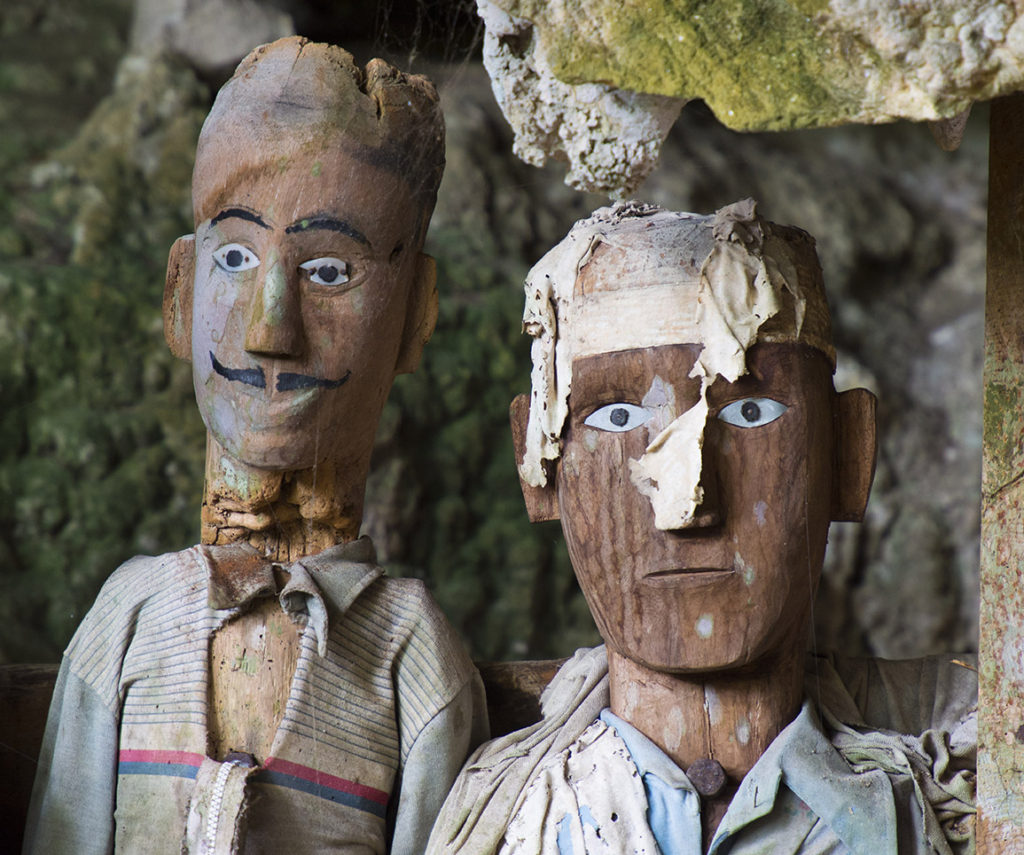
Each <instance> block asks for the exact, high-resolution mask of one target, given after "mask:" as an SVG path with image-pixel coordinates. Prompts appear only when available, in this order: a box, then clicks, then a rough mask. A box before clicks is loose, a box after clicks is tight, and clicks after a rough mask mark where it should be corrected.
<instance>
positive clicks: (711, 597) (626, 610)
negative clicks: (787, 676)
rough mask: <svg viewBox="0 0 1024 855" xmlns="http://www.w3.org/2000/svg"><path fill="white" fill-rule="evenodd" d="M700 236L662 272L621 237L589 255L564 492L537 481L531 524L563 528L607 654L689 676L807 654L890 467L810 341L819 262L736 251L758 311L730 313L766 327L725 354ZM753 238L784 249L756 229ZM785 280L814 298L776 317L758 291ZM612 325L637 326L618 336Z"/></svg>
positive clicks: (523, 403) (864, 400) (822, 344)
mask: <svg viewBox="0 0 1024 855" xmlns="http://www.w3.org/2000/svg"><path fill="white" fill-rule="evenodd" d="M750 216H751V217H752V218H753V217H754V215H753V211H752V210H751V211H750ZM704 219H705V220H707V222H706V223H705V224H703V225H701V226H700V228H706V229H708V233H707V234H702V233H701V232H700V230H699V229H698V230H697V231H696V232H695V238H694V240H693V241H692V242H691V244H690V245H689V246H687V245H680V244H679V242H678V237H679V232H678V230H675V231H673V232H672V233H673V234H674V235H675V238H674V239H673V241H672V242H671V248H666V249H665V250H664V252H663V253H662V254H661V256H660V257H659V258H657V259H654V260H652V258H651V257H650V253H651V244H650V243H649V242H645V241H644V240H633V239H623V236H622V235H621V234H618V233H617V230H616V229H615V228H614V226H613V227H612V229H611V231H610V233H609V234H608V236H607V237H604V238H601V239H600V240H599V241H597V242H593V243H590V244H589V245H588V247H587V256H586V259H585V260H584V261H583V262H582V264H579V263H578V264H576V266H575V269H576V270H577V271H578V273H577V275H576V277H575V282H574V284H573V285H572V289H571V292H572V294H573V296H572V300H573V301H575V302H577V303H584V304H585V303H586V301H587V299H588V295H591V294H596V295H598V297H597V299H596V302H595V304H594V305H592V306H590V307H586V306H585V305H577V306H576V307H575V308H574V309H573V310H571V311H569V310H565V311H561V310H559V314H558V317H559V318H560V319H566V318H567V319H570V320H569V322H571V323H575V324H577V325H582V326H583V328H582V329H574V330H572V331H571V332H570V331H568V330H567V329H566V328H565V326H566V324H565V323H563V325H562V327H561V328H559V330H558V335H559V336H561V335H569V336H571V339H572V341H573V342H580V343H581V344H575V345H574V353H573V355H572V357H571V377H572V383H571V390H570V391H569V394H568V398H567V401H566V404H567V415H566V418H565V422H564V427H563V429H562V432H561V435H560V437H559V445H560V448H559V452H560V453H559V455H558V456H557V458H556V464H555V466H551V464H548V467H549V472H552V474H554V478H548V479H547V483H546V484H544V485H542V486H534V485H530V484H529V483H528V482H527V481H526V479H525V474H524V495H526V497H527V504H528V507H531V510H532V516H533V518H535V519H538V518H545V517H546V518H553V517H555V516H557V517H559V518H560V519H561V521H562V528H563V530H564V532H565V536H566V541H567V544H568V546H569V550H570V554H571V557H572V562H573V567H574V569H575V571H576V574H577V577H578V578H579V581H580V585H581V587H582V588H583V591H584V594H585V595H586V597H587V601H588V603H589V605H590V608H591V611H592V613H593V614H594V618H595V620H596V622H597V625H598V628H599V630H600V631H601V634H602V635H603V637H604V638H605V640H606V641H607V642H608V644H609V645H611V646H612V647H613V648H615V649H616V650H617V651H618V652H619V653H621V654H622V655H624V656H626V657H628V658H630V659H633V660H635V661H637V662H640V663H641V664H644V665H646V666H648V667H651V668H655V669H658V670H666V671H677V672H690V671H710V670H719V669H728V668H733V667H737V666H741V665H745V664H748V663H751V662H754V661H756V660H757V659H759V658H761V657H762V656H764V655H766V654H769V653H771V652H772V651H773V650H774V649H777V648H779V647H780V646H781V645H784V644H785V645H792V644H793V643H799V639H801V638H803V636H804V634H805V633H806V631H807V628H808V625H809V610H810V604H811V600H812V598H813V594H814V591H815V589H816V586H817V581H818V577H819V575H820V571H821V565H822V561H823V558H824V551H825V543H826V539H827V533H828V527H829V522H830V520H831V519H834V518H835V519H855V518H859V515H860V514H861V513H862V512H863V506H864V503H865V502H866V500H867V491H868V489H869V487H870V481H871V473H872V471H873V467H874V399H873V397H872V396H871V395H870V393H868V392H866V391H864V390H855V391H853V392H847V393H844V395H842V396H838V395H836V393H835V390H834V388H833V384H832V376H831V373H832V365H833V362H832V354H831V348H830V346H829V344H828V342H827V341H826V340H824V339H823V338H822V335H823V333H824V334H827V330H828V324H827V315H826V316H825V317H824V318H820V317H819V318H817V319H816V320H811V324H813V325H815V326H816V327H817V330H816V332H814V334H813V335H808V334H807V332H808V331H807V329H806V328H805V327H804V326H803V324H802V323H801V320H802V321H803V323H806V319H807V318H808V317H809V315H810V312H809V311H808V310H807V307H808V306H818V307H819V308H821V307H824V300H823V297H820V298H819V296H816V295H815V294H814V293H813V288H815V287H818V288H820V281H819V282H818V284H817V286H816V285H815V275H817V277H818V279H819V280H820V272H817V273H815V271H814V270H809V271H806V272H805V270H804V269H803V268H804V267H805V266H806V265H808V264H810V262H811V259H812V258H813V249H811V250H810V256H807V250H808V248H809V244H807V243H806V241H805V236H801V235H800V234H795V235H794V239H795V241H796V244H797V251H795V252H792V253H790V252H788V251H786V248H785V246H778V245H777V246H775V247H774V248H773V249H772V250H771V252H772V253H774V254H775V255H776V258H775V259H774V260H772V259H771V258H770V256H769V253H768V252H764V253H762V252H761V251H760V249H759V248H743V247H741V248H740V249H735V248H727V249H726V252H727V253H730V254H731V255H733V256H735V257H734V258H733V261H735V262H736V264H735V265H733V264H732V261H730V262H729V265H727V266H726V268H725V272H726V274H727V275H728V276H730V277H741V278H742V276H743V275H745V274H744V273H743V272H742V270H743V268H744V265H746V264H747V259H746V256H748V255H749V256H750V257H751V258H752V259H753V260H754V261H755V262H757V263H753V262H752V266H750V268H749V272H750V282H749V283H748V284H749V286H750V291H749V293H747V292H744V291H743V288H734V286H736V285H737V283H736V282H735V281H732V282H731V284H729V283H727V287H728V288H729V289H733V290H731V291H729V292H728V293H729V295H730V296H736V295H739V296H740V297H743V299H739V300H733V301H732V312H733V314H732V316H731V318H729V321H730V322H729V324H728V325H727V326H728V327H729V329H730V330H734V331H735V330H738V329H739V328H740V327H741V326H742V324H743V323H750V328H751V335H750V337H749V340H747V341H744V340H743V336H742V335H741V334H737V335H734V336H731V337H726V338H721V337H717V338H716V336H717V333H713V332H709V330H708V329H707V325H709V324H711V325H714V324H717V323H718V321H719V320H721V318H720V317H712V316H711V315H710V314H709V313H708V312H707V311H706V309H707V306H706V305H705V306H703V307H702V301H704V300H709V299H712V298H714V299H716V300H717V299H718V297H719V296H720V294H719V295H714V294H712V295H709V293H708V287H707V286H708V283H707V279H708V277H710V276H715V275H719V274H720V273H721V272H722V271H721V270H719V271H717V272H716V271H715V270H711V269H709V263H708V259H712V260H713V249H714V243H713V242H712V238H713V235H712V234H710V230H711V229H712V228H713V225H712V222H711V221H710V218H704ZM661 222H663V225H664V227H665V228H666V229H669V230H673V229H675V226H674V225H673V224H672V223H671V222H664V221H661ZM636 225H637V223H635V222H634V223H632V224H631V226H632V227H635V226H636ZM646 225H647V228H648V229H657V228H659V227H660V226H659V221H653V220H652V221H647V224H646ZM751 225H752V227H756V228H758V229H764V231H765V233H771V234H773V235H774V236H775V238H776V239H780V240H783V241H784V240H786V238H787V233H786V232H785V231H784V230H777V229H776V230H773V229H772V227H771V225H770V224H767V223H763V221H760V220H759V219H756V220H755V221H753V222H752V223H751ZM714 239H715V240H717V239H718V238H717V237H715V238H714ZM726 239H727V240H728V238H726ZM655 243H657V242H656V241H655ZM691 256H692V260H691ZM766 257H768V258H769V261H768V263H765V264H762V263H761V262H763V261H764V259H765V258H766ZM680 258H682V259H684V260H685V262H686V263H678V259H680ZM813 265H814V267H815V268H816V259H814V260H813ZM770 266H774V267H775V268H776V270H781V269H783V268H785V272H784V273H782V272H780V274H779V280H780V281H779V282H778V283H777V284H778V285H779V287H780V288H781V287H786V288H787V289H788V292H789V293H790V295H794V294H795V295H796V296H797V298H798V299H797V300H793V299H788V300H786V299H781V300H776V301H775V303H774V309H771V310H769V311H764V310H763V309H758V307H759V306H764V305H765V299H767V298H765V297H764V295H761V296H758V294H757V293H756V289H757V287H760V285H763V284H764V282H760V281H758V277H759V276H762V277H764V278H766V277H768V276H770V275H771V273H770V272H769V273H767V274H765V273H763V271H765V270H767V269H768V268H769V267H770ZM638 273H639V275H638ZM787 277H788V281H787V282H786V283H783V282H782V281H781V280H782V279H785V278H787ZM744 287H746V286H744ZM609 294H612V295H614V296H613V297H609V296H608V295H609ZM769 296H771V295H769ZM776 296H778V295H776ZM799 300H802V301H803V303H804V310H803V311H798V310H797V309H796V308H795V307H796V305H797V302H798V301H799ZM769 302H770V301H769ZM628 303H632V305H627V304H628ZM645 303H646V304H647V305H646V306H645ZM819 308H815V309H813V311H819ZM609 309H610V310H611V312H612V314H609V312H608V311H607V310H609ZM758 311H760V313H761V315H760V316H757V312H758ZM825 311H827V310H825ZM787 313H788V317H787ZM673 315H674V316H675V318H674V319H673V317H672V316H673ZM616 319H618V322H619V323H621V324H625V323H626V319H628V323H629V327H630V328H629V329H628V330H623V331H622V332H621V334H620V333H618V331H617V329H616ZM766 331H767V334H765V333H766ZM673 338H674V339H675V341H673ZM645 340H646V341H649V342H650V344H648V345H647V346H644V342H645ZM617 341H618V342H622V343H623V344H625V345H626V346H625V347H622V348H619V347H617V346H616V344H615V342H617ZM737 342H739V358H740V360H741V363H740V369H739V370H736V371H734V372H732V374H731V375H729V376H723V374H724V372H723V373H719V372H718V371H716V370H714V367H715V365H716V364H717V365H724V364H725V361H723V359H722V358H721V354H722V353H725V354H726V355H727V356H730V354H731V356H730V358H732V356H735V355H736V354H735V353H732V351H730V348H729V346H731V345H735V344H737ZM726 345H729V346H726ZM716 348H717V349H718V354H719V355H718V356H716V355H715V353H713V352H711V351H714V350H715V349H716ZM716 359H717V360H718V362H717V363H716V361H715V360H716ZM729 364H730V365H732V366H735V365H736V362H735V360H733V361H732V362H731V363H729ZM535 372H536V363H535ZM534 391H535V392H536V385H535V389H534ZM537 402H538V399H537V398H536V397H534V399H533V401H532V406H537ZM546 403H547V404H548V406H551V401H550V399H549V400H548V401H547V402H546ZM530 404H531V402H528V401H527V400H526V399H525V397H523V398H521V399H520V400H519V401H518V403H517V404H516V405H515V406H514V407H513V421H514V422H518V429H517V430H516V431H515V433H516V434H517V436H518V437H519V438H520V441H519V443H518V445H519V449H518V451H519V454H520V459H522V455H523V451H524V448H525V445H526V443H525V442H524V441H523V439H522V438H523V436H524V434H525V427H524V422H525V420H526V418H527V411H528V409H529V406H530ZM652 461H653V462H652ZM552 470H554V471H552ZM694 488H695V489H694ZM794 639H796V642H794Z"/></svg>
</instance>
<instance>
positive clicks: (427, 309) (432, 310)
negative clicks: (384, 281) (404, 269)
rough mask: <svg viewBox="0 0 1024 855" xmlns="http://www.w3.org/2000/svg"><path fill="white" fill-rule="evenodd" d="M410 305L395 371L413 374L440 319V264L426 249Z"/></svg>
mask: <svg viewBox="0 0 1024 855" xmlns="http://www.w3.org/2000/svg"><path fill="white" fill-rule="evenodd" d="M406 305H407V309H406V316H405V329H404V330H403V331H402V345H401V348H400V349H399V351H398V360H397V361H396V362H395V374H412V372H413V371H415V370H416V366H418V365H419V364H420V356H422V355H423V346H424V345H425V344H426V343H427V342H428V341H430V336H431V335H433V333H434V325H435V324H436V323H437V265H436V264H435V263H434V259H433V258H431V257H430V256H429V255H426V254H425V253H422V252H421V253H420V254H419V256H418V257H417V259H416V273H415V279H414V280H413V283H412V285H411V286H410V289H409V301H408V303H407V304H406Z"/></svg>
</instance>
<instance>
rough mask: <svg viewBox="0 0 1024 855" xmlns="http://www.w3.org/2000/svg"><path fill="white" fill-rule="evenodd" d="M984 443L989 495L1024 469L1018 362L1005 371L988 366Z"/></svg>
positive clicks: (1023, 392) (1022, 384)
mask: <svg viewBox="0 0 1024 855" xmlns="http://www.w3.org/2000/svg"><path fill="white" fill-rule="evenodd" d="M985 373H986V377H987V378H989V379H988V382H986V384H985V404H984V411H983V412H984V421H983V426H982V429H983V432H984V433H983V442H984V446H985V460H986V466H985V469H984V471H983V474H982V480H983V484H982V490H983V492H985V493H986V494H989V493H991V492H992V491H994V490H998V489H999V488H1000V487H1003V486H1005V485H1006V484H1008V483H1010V482H1011V481H1012V480H1013V479H1014V478H1016V477H1018V476H1019V475H1020V472H1021V470H1022V468H1024V431H1021V411H1020V402H1021V400H1022V399H1024V379H1022V378H1021V376H1020V368H1019V366H1017V365H1007V366H1002V370H998V368H996V367H993V366H991V365H986V366H985Z"/></svg>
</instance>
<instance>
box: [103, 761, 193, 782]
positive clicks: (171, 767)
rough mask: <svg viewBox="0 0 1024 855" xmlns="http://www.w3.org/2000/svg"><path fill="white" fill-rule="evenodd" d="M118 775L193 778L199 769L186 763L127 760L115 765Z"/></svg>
mask: <svg viewBox="0 0 1024 855" xmlns="http://www.w3.org/2000/svg"><path fill="white" fill-rule="evenodd" d="M117 774H118V775H168V776H170V777H172V778H195V776H196V775H197V774H199V767H197V766H189V765H188V764H187V763H145V762H140V761H137V760H129V761H126V762H124V763H118V764H117Z"/></svg>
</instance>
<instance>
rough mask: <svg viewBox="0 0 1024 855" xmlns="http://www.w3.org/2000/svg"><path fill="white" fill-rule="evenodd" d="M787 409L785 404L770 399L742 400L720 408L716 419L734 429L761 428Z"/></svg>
mask: <svg viewBox="0 0 1024 855" xmlns="http://www.w3.org/2000/svg"><path fill="white" fill-rule="evenodd" d="M788 409H789V407H787V406H786V405H785V404H780V403H779V402H778V401H773V400H772V399H771V398H743V399H741V400H739V401H733V402H732V403H731V404H729V405H728V406H726V407H722V409H721V410H719V412H718V418H720V419H721V420H722V421H723V422H725V423H726V424H730V425H736V427H741V428H752V427H761V425H766V424H769V423H770V422H773V421H775V420H776V419H777V418H778V417H779V416H781V415H782V414H783V413H784V412H786V410H788Z"/></svg>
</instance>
